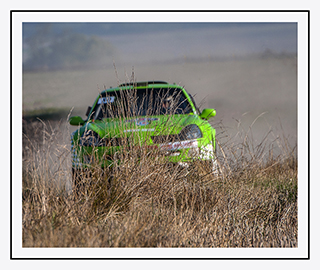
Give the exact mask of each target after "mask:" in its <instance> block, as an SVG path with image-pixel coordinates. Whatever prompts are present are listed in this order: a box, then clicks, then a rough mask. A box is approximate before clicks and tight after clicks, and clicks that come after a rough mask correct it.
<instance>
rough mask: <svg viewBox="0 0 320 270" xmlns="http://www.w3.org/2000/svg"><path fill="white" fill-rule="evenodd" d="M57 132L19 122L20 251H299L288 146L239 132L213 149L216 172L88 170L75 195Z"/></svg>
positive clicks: (138, 166)
mask: <svg viewBox="0 0 320 270" xmlns="http://www.w3.org/2000/svg"><path fill="white" fill-rule="evenodd" d="M50 123H51V124H50ZM62 129H63V124H61V123H58V124H54V123H52V122H46V123H44V122H40V121H38V122H33V123H24V142H23V191H22V200H23V203H22V207H23V209H22V213H23V218H22V222H23V224H22V229H23V247H297V246H298V243H297V239H298V220H297V159H296V156H295V154H294V153H293V152H292V151H290V148H289V147H283V148H282V150H283V151H282V153H281V155H277V156H275V155H274V154H273V153H272V149H270V146H269V145H266V141H263V142H261V144H260V145H257V146H255V145H254V144H253V143H251V140H250V136H246V133H245V134H243V137H242V138H243V143H242V144H237V145H233V144H232V139H230V140H229V141H227V142H226V143H223V145H220V147H219V149H220V150H219V152H218V154H219V156H218V158H219V163H220V174H219V175H212V174H210V175H208V174H206V173H205V170H201V167H200V165H199V166H198V165H195V166H194V167H193V169H192V170H190V171H189V172H188V173H187V172H186V171H185V170H183V169H179V168H178V167H175V166H172V165H170V164H166V163H165V164H160V163H159V162H155V161H154V159H149V158H145V159H143V160H142V161H141V162H140V163H138V162H135V161H134V160H133V161H132V163H130V162H126V163H125V164H124V165H123V166H122V167H117V168H112V169H110V170H109V171H106V172H105V173H104V174H101V173H100V171H99V169H96V170H93V172H92V173H91V174H90V177H84V182H83V188H82V189H81V190H80V191H79V192H78V193H75V192H71V191H70V186H69V185H70V179H71V168H70V151H69V145H68V143H62V144H61V141H64V142H66V141H67V140H63V139H61V137H62V133H61V130H62ZM241 134H242V133H241ZM247 134H248V133H247ZM219 136H220V137H222V136H226V134H220V135H219ZM219 136H218V138H219ZM280 143H282V145H285V144H284V143H283V141H282V142H280ZM110 175H112V178H110V177H109V176H110ZM109 179H111V181H107V180H109ZM109 182H110V183H109Z"/></svg>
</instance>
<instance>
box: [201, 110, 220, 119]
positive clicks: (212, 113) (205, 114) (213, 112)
mask: <svg viewBox="0 0 320 270" xmlns="http://www.w3.org/2000/svg"><path fill="white" fill-rule="evenodd" d="M216 114H217V112H216V110H215V109H204V110H203V111H202V113H201V114H200V118H202V119H204V120H209V119H210V118H211V117H214V116H215V115H216Z"/></svg>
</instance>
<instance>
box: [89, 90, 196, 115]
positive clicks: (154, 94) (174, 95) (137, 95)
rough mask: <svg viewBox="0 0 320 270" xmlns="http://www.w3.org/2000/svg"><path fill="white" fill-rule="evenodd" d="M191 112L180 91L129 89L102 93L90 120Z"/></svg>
mask: <svg viewBox="0 0 320 270" xmlns="http://www.w3.org/2000/svg"><path fill="white" fill-rule="evenodd" d="M191 112H192V108H191V106H190V103H189V101H188V100H187V98H186V96H185V95H184V93H183V92H182V90H181V89H175V88H153V89H129V90H120V91H112V92H104V93H102V94H101V95H100V98H99V99H98V102H97V103H96V106H95V107H94V109H93V111H92V114H91V117H90V119H94V120H101V119H102V118H112V117H132V116H147V115H164V114H188V113H191Z"/></svg>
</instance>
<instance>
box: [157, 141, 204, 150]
mask: <svg viewBox="0 0 320 270" xmlns="http://www.w3.org/2000/svg"><path fill="white" fill-rule="evenodd" d="M196 147H198V141H197V140H191V141H182V142H173V143H164V144H160V148H161V149H163V150H167V151H174V150H178V149H185V148H196Z"/></svg>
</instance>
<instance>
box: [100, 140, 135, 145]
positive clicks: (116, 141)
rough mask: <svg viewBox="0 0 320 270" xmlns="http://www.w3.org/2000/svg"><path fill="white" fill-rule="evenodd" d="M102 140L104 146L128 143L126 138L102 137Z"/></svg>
mask: <svg viewBox="0 0 320 270" xmlns="http://www.w3.org/2000/svg"><path fill="white" fill-rule="evenodd" d="M103 141H104V145H105V146H121V145H128V143H129V140H128V138H104V139H103Z"/></svg>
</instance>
